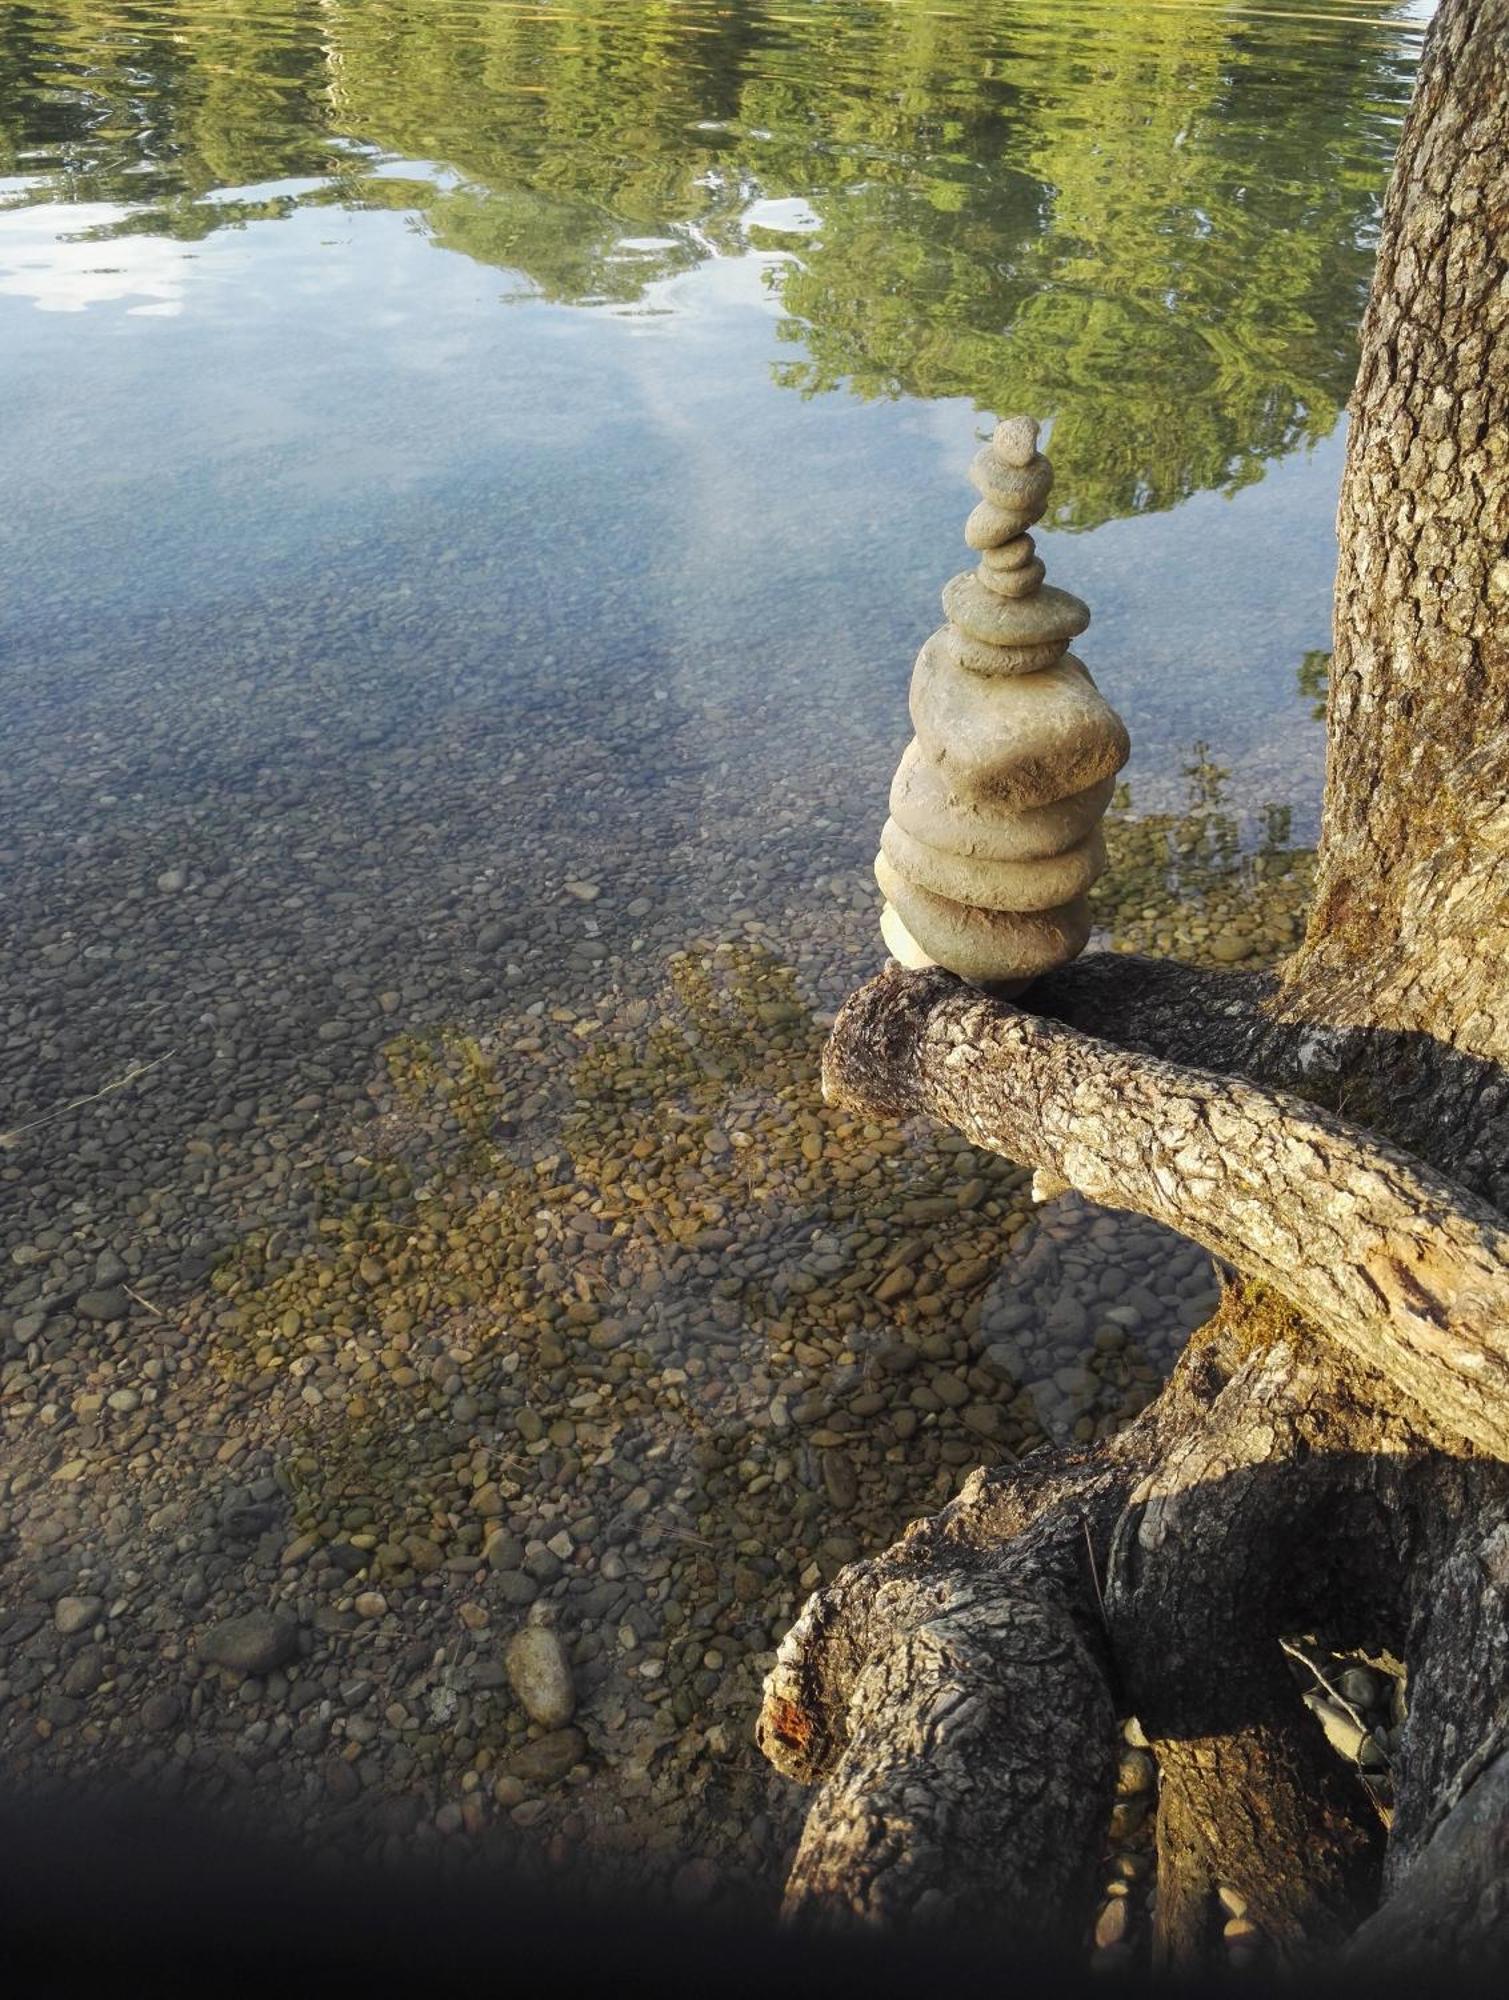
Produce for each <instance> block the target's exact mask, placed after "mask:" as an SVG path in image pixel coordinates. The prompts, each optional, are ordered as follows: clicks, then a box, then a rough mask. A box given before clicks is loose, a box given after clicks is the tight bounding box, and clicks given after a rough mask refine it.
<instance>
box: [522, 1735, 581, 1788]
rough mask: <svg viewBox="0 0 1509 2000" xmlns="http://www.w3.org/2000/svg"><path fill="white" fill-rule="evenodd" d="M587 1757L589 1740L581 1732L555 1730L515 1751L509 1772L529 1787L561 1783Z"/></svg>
mask: <svg viewBox="0 0 1509 2000" xmlns="http://www.w3.org/2000/svg"><path fill="white" fill-rule="evenodd" d="M586 1754H587V1739H586V1737H585V1736H583V1734H582V1732H581V1731H580V1730H579V1729H553V1730H551V1731H550V1732H549V1734H548V1735H545V1736H537V1737H535V1738H534V1739H533V1740H532V1741H531V1742H528V1743H525V1744H523V1745H522V1746H521V1747H520V1748H519V1749H517V1750H515V1751H514V1752H513V1753H512V1754H511V1756H510V1757H509V1760H508V1768H509V1771H510V1772H511V1773H512V1775H513V1776H514V1777H515V1778H518V1779H519V1780H521V1781H522V1782H523V1783H524V1784H528V1785H554V1784H558V1783H559V1782H560V1780H561V1779H562V1778H564V1777H565V1776H566V1773H567V1772H568V1771H570V1770H571V1769H572V1768H573V1767H574V1766H575V1765H577V1764H580V1763H581V1762H582V1760H583V1759H584V1758H585V1756H586Z"/></svg>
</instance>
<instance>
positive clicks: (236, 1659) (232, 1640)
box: [199, 1611, 299, 1674]
mask: <svg viewBox="0 0 1509 2000" xmlns="http://www.w3.org/2000/svg"><path fill="white" fill-rule="evenodd" d="M298 1643H299V1624H298V1620H297V1619H296V1618H295V1617H294V1616H293V1615H292V1614H291V1613H290V1612H287V1611H248V1612H246V1613H244V1614H243V1615H242V1616H241V1617H239V1618H225V1619H222V1620H221V1621H220V1623H219V1624H217V1625H212V1626H211V1627H210V1628H209V1630H208V1631H207V1632H205V1633H204V1635H203V1636H202V1637H201V1639H200V1641H199V1657H200V1659H202V1660H208V1661H210V1662H211V1663H212V1664H213V1665H215V1666H218V1667H227V1668H229V1669H230V1670H231V1671H232V1672H235V1673H243V1674H266V1673H271V1671H272V1670H273V1668H274V1667H281V1666H282V1665H284V1663H285V1662H286V1661H288V1660H291V1659H292V1658H293V1656H294V1654H295V1653H296V1652H297V1650H298Z"/></svg>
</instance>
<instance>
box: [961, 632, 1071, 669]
mask: <svg viewBox="0 0 1509 2000" xmlns="http://www.w3.org/2000/svg"><path fill="white" fill-rule="evenodd" d="M934 637H935V638H937V639H938V640H939V641H940V642H941V643H942V645H943V647H944V650H945V651H946V652H947V654H948V656H949V658H950V659H951V660H952V661H953V663H954V665H955V666H956V667H964V668H966V669H967V670H968V672H970V673H972V674H987V675H996V674H1040V673H1041V672H1042V670H1043V668H1044V667H1051V666H1052V665H1053V664H1054V662H1055V661H1056V660H1061V659H1062V658H1063V657H1064V642H1063V640H1062V639H1050V640H1049V641H1048V642H1047V643H1046V644H1045V645H1041V646H991V645H987V644H986V642H985V641H984V640H983V639H969V638H966V637H965V635H964V634H963V633H962V632H961V631H960V630H959V628H958V626H957V625H945V626H943V628H942V629H941V631H940V632H937V633H935V634H934Z"/></svg>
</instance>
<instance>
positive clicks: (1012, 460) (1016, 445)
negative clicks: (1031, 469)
mask: <svg viewBox="0 0 1509 2000" xmlns="http://www.w3.org/2000/svg"><path fill="white" fill-rule="evenodd" d="M1037 436H1038V427H1037V424H1036V422H1035V421H1034V420H1033V419H1032V418H1031V417H1002V419H1001V421H1000V422H999V423H998V424H997V425H996V427H995V430H994V431H993V432H992V434H991V439H990V445H991V449H992V450H993V451H994V453H995V455H996V457H997V458H999V459H1000V460H1001V461H1002V463H1003V464H1006V465H1031V463H1032V461H1033V459H1035V458H1036V457H1037ZM1046 462H1047V461H1046V460H1045V461H1044V463H1045V464H1046Z"/></svg>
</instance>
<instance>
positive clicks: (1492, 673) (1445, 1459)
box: [760, 0, 1509, 1963]
mask: <svg viewBox="0 0 1509 2000" xmlns="http://www.w3.org/2000/svg"><path fill="white" fill-rule="evenodd" d="M1506 257H1509V0H1444V4H1443V5H1442V7H1441V9H1440V11H1439V13H1438V14H1437V16H1436V18H1435V21H1434V23H1433V24H1432V27H1431V29H1430V33H1429V37H1428V40H1427V44H1426V49H1425V54H1424V59H1423V63H1422V67H1421V72H1420V77H1419V81H1418V84H1417V87H1416V92H1415V98H1414V103H1413V105H1412V108H1411V111H1410V115H1409V118H1408V121H1407V123H1406V126H1405V130H1404V133H1403V136H1402V141H1401V145H1400V151H1399V157H1398V161H1397V163H1396V167H1395V171H1394V176H1393V181H1392V184H1391V187H1390V190H1389V194H1388V198H1387V202H1386V205H1385V211H1384V217H1383V226H1382V232H1381V239H1380V244H1379V252H1378V267H1377V274H1376V277H1375V281H1374V287H1373V294H1372V298H1371V302H1370V305H1369V308H1368V313H1367V317H1366V320H1365V323H1364V327H1363V333H1362V362H1361V367H1360V371H1359V375H1358V381H1357V390H1356V395H1355V398H1354V402H1353V407H1352V420H1351V433H1350V439H1349V446H1348V455H1347V465H1346V473H1345V478H1344V483H1343V490H1342V495H1341V503H1340V513H1339V525H1340V534H1341V561H1340V568H1339V574H1338V581H1337V593H1336V619H1335V653H1334V659H1333V667H1332V679H1331V692H1330V702H1329V713H1328V730H1329V753H1328V766H1327V787H1326V799H1325V809H1324V817H1323V829H1322V842H1321V848H1320V855H1319V867H1318V887H1317V895H1316V901H1315V906H1314V914H1313V917H1312V921H1311V924H1310V927H1309V931H1308V935H1307V937H1306V940H1305V943H1304V945H1303V946H1302V948H1301V949H1300V951H1299V952H1298V953H1297V954H1296V955H1295V956H1294V958H1293V959H1291V960H1290V961H1289V962H1288V964H1287V965H1286V966H1285V967H1284V968H1283V969H1282V971H1281V972H1280V973H1279V974H1278V975H1258V974H1243V973H1224V974H1221V973H1207V972H1197V971H1194V970H1192V969H1189V968H1185V967H1180V966H1175V965H1168V964H1160V963H1156V962H1153V961H1149V960H1136V959H1125V958H1115V957H1109V956H1106V957H1094V956H1092V957H1090V958H1087V959H1084V960H1081V961H1080V962H1079V963H1078V964H1077V965H1074V966H1071V967H1069V968H1067V969H1066V970H1065V971H1064V972H1062V973H1059V974H1055V975H1054V976H1053V977H1052V978H1051V979H1047V980H1044V981H1042V982H1040V983H1039V984H1038V986H1036V987H1035V988H1034V989H1032V991H1031V992H1030V993H1029V994H1028V995H1027V996H1024V999H1023V1001H1022V1002H1021V1003H1020V1005H1019V1006H1007V1005H1005V1004H1004V1003H1000V1002H996V1001H992V1000H989V999H986V998H984V997H982V996H981V995H980V994H978V993H976V992H973V991H972V990H971V989H969V988H967V987H964V986H962V985H961V984H960V983H959V982H958V981H957V980H955V979H953V978H952V977H951V976H950V975H948V974H941V973H904V972H901V971H899V970H897V969H895V968H892V969H890V970H888V971H887V972H886V973H884V974H883V975H882V976H881V977H880V978H879V979H878V980H876V981H874V982H872V983H871V985H870V986H868V987H866V988H865V989H863V990H862V991H861V992H860V993H859V994H857V995H855V996H854V998H853V999H852V1000H851V1001H850V1002H849V1003H848V1005H847V1006H846V1007H845V1008H844V1010H843V1011H842V1013H841V1014H840V1016H839V1019H838V1021H837V1023H836V1025H835V1027H834V1031H833V1035H832V1038H831V1041H830V1043H829V1047H828V1051H827V1055H826V1057H825V1063H824V1087H825V1091H826V1093H827V1095H828V1096H829V1098H830V1099H832V1100H834V1101H838V1102H842V1103H845V1104H848V1105H850V1106H853V1107H855V1108H858V1109H861V1110H863V1111H864V1112H866V1113H867V1114H869V1115H871V1116H892V1117H895V1116H906V1115H911V1114H915V1113H926V1114H928V1115H930V1116H932V1117H934V1118H938V1119H942V1120H944V1121H946V1122H947V1123H949V1124H951V1125H954V1126H956V1127H957V1128H958V1129H960V1130H961V1131H963V1132H965V1133H966V1134H967V1135H968V1136H969V1138H970V1139H971V1140H972V1142H973V1143H975V1144H977V1145H981V1146H987V1147H991V1148H993V1149H995V1150H997V1151H1000V1152H1003V1153H1005V1154H1007V1155H1008V1156H1010V1157H1011V1158H1013V1159H1016V1160H1020V1161H1023V1162H1026V1163H1030V1164H1031V1165H1033V1166H1035V1167H1037V1168H1038V1169H1040V1171H1041V1173H1042V1175H1043V1177H1044V1179H1045V1181H1046V1183H1047V1184H1048V1185H1050V1186H1072V1187H1074V1188H1077V1189H1079V1190H1080V1191H1081V1192H1082V1193H1084V1194H1086V1195H1088V1196H1090V1197H1092V1198H1093V1199H1095V1200H1097V1201H1101V1202H1104V1203H1107V1204H1109V1205H1110V1206H1113V1207H1124V1208H1131V1209H1136V1210H1138V1211H1140V1212H1142V1213H1144V1214H1147V1215H1150V1216H1155V1217H1157V1218H1158V1219H1160V1220H1162V1221H1165V1222H1169V1223H1171V1224H1173V1225H1175V1226H1176V1227H1178V1228H1180V1229H1182V1230H1184V1231H1185V1232H1186V1233H1187V1234H1189V1235H1191V1236H1194V1237H1196V1238H1197V1239H1199V1240H1200V1241H1202V1242H1204V1243H1205V1244H1207V1245H1208V1246H1209V1247H1210V1248H1211V1249H1213V1250H1214V1251H1216V1252H1217V1253H1218V1254H1219V1255H1220V1256H1221V1257H1222V1258H1223V1259H1225V1260H1226V1261H1227V1263H1228V1264H1230V1265H1231V1266H1233V1267H1235V1269H1236V1271H1237V1272H1238V1273H1239V1274H1240V1275H1239V1276H1238V1277H1237V1278H1236V1279H1235V1280H1234V1281H1233V1282H1232V1283H1231V1284H1230V1285H1229V1286H1228V1289H1227V1292H1226V1295H1225V1297H1224V1299H1223V1302H1222V1305H1221V1308H1220V1310H1219V1311H1218V1313H1217V1315H1216V1317H1215V1319H1214V1320H1213V1321H1212V1322H1211V1323H1210V1324H1209V1325H1208V1326H1206V1327H1205V1328H1203V1329H1202V1330H1201V1332H1200V1333H1199V1334H1197V1335H1196V1336H1195V1337H1194V1339H1193V1340H1192V1341H1191V1342H1190V1344H1189V1347H1188V1348H1187V1350H1186V1352H1185V1354H1184V1355H1183V1357H1182V1359H1181V1361H1180V1363H1179V1365H1178V1367H1177V1368H1176V1370H1175V1372H1174V1375H1173V1377H1172V1379H1171V1380H1170V1382H1169V1384H1168V1385H1167V1387H1166V1389H1165V1391H1164V1393H1163V1395H1162V1396H1161V1397H1160V1398H1159V1400H1158V1401H1157V1402H1156V1403H1155V1404H1154V1405H1153V1406H1152V1407H1151V1408H1150V1409H1148V1410H1147V1411H1145V1412H1144V1413H1143V1415H1142V1416H1141V1417H1140V1418H1139V1419H1138V1420H1137V1422H1136V1423H1135V1424H1133V1425H1132V1426H1131V1427H1130V1428H1129V1429H1127V1430H1125V1431H1123V1432H1122V1433H1121V1434H1120V1435H1119V1436H1117V1437H1116V1438H1114V1439H1113V1440H1110V1441H1108V1442H1106V1443H1104V1444H1102V1445H1099V1446H1095V1447H1087V1448H1084V1449H1082V1450H1075V1451H1070V1452H1062V1453H1057V1454H1053V1453H1047V1452H1043V1453H1039V1454H1036V1455H1034V1457H1033V1458H1032V1459H1031V1460H1030V1461H1028V1462H1027V1463H1025V1464H1023V1465H1021V1466H1019V1467H1015V1468H1007V1469H1004V1470H997V1471H992V1472H981V1473H977V1474H975V1475H974V1476H973V1477H972V1478H971V1480H970V1482H969V1483H968V1485H967V1486H966V1487H965V1489H964V1491H963V1492H962V1493H961V1494H960V1496H959V1498H958V1499H957V1500H956V1501H954V1502H953V1503H952V1504H951V1505H950V1506H949V1507H948V1508H946V1509H945V1510H944V1511H943V1512H942V1513H941V1514H939V1515H938V1516H937V1517H936V1518H934V1519H932V1520H930V1521H927V1522H923V1523H919V1524H917V1525H916V1526H914V1527H913V1529H911V1530H910V1531H909V1532H908V1534H907V1535H906V1536H905V1537H904V1538H903V1540H902V1541H901V1542H899V1543H898V1544H897V1545H896V1546H895V1547H894V1548H892V1549H890V1550H888V1551H886V1552H885V1553H884V1554H883V1555H881V1556H878V1557H876V1558H874V1559H873V1560H870V1561H867V1562H862V1563H859V1564H856V1565H854V1566H853V1567H851V1568H850V1569H848V1570H846V1571H844V1572H843V1573H842V1574H841V1575H840V1576H839V1577H838V1578H837V1579H836V1580H835V1581H834V1583H832V1584H831V1585H830V1586H828V1587H827V1588H826V1589H825V1590H823V1591H821V1592H819V1593H818V1594H817V1595H816V1596H815V1597H814V1598H813V1599H812V1600H811V1601H810V1602H809V1604H808V1605H807V1607H806V1609H805V1611H804V1612H803V1614H802V1617H801V1619H800V1621H799V1623H798V1624H797V1625H796V1627H795V1628H794V1629H793V1631H792V1632H791V1633H790V1634H789V1635H788V1637H787V1639H786V1641H785V1642H784V1644H783V1645H782V1647H781V1649H780V1653H779V1657H778V1662H777V1665H776V1667H775V1668H774V1670H773V1671H772V1673H771V1675H770V1678H769V1681H768V1683H767V1688H766V1700H765V1705H764V1709H763V1712H762V1716H761V1721H760V1738H761V1742H762V1744H763V1746H764V1748H765V1750H766V1752H767V1754H768V1755H769V1756H770V1757H771V1758H772V1759H773V1761H774V1762H775V1763H776V1764H777V1765H778V1766H779V1767H780V1768H781V1769H783V1770H785V1771H787V1772H788V1773H790V1774H791V1775H792V1776H793V1777H796V1778H799V1779H802V1780H803V1781H805V1782H808V1783H811V1784H813V1785H815V1787H816V1791H815V1794H814V1797H813V1801H812V1804H811V1807H810V1810H809V1814H808V1819H807V1825H806V1832H805V1834H804V1837H803V1840H802V1843H801V1847H800V1849H799V1852H798V1855H797V1858H796V1862H795V1866H794V1869H793V1872H792V1876H791V1880H790V1884H789V1888H788V1897H787V1904H788V1910H789V1911H790V1912H791V1914H792V1915H793V1916H795V1917H798V1918H803V1919H807V1920H814V1921H826V1922H845V1921H847V1922H853V1921H866V1920H882V1921H888V1922H915V1921H921V1920H927V1919H936V1918H939V1917H943V1916H949V1917H951V1918H957V1917H959V1916H961V1915H962V1916H967V1917H968V1918H970V1919H971V1920H973V1921H975V1922H991V1923H996V1924H999V1925H1002V1926H1004V1927H1006V1928H1007V1929H1011V1930H1014V1931H1016V1932H1018V1933H1023V1932H1025V1933H1030V1934H1032V1935H1034V1936H1042V1935H1043V1934H1044V1933H1045V1932H1046V1933H1047V1934H1049V1935H1051V1936H1057V1937H1059V1938H1061V1939H1064V1940H1070V1941H1072V1940H1082V1939H1083V1937H1084V1935H1085V1931H1086V1927H1087V1923H1088V1917H1089V1901H1088V1899H1089V1897H1090V1895H1091V1893H1092V1890H1093V1886H1094V1871H1095V1867H1096V1863H1097V1859H1098V1853H1099V1845H1100V1842H1101V1839H1102V1837H1103V1831H1104V1827H1105V1823H1106V1818H1107V1815H1108V1812H1109V1807H1110V1801H1111V1785H1112V1778H1113V1773H1114V1768H1115V1750H1116V1721H1117V1718H1118V1716H1121V1715H1126V1714H1136V1715H1137V1716H1138V1717H1139V1719H1140V1720H1141V1722H1142V1724H1143V1727H1144V1728H1145V1729H1146V1731H1147V1732H1148V1735H1149V1737H1150V1739H1151V1740H1152V1743H1153V1746H1154V1749H1155V1751H1156V1754H1157V1758H1158V1763H1159V1769H1160V1791H1159V1805H1158V1868H1159V1875H1158V1919H1157V1923H1158V1937H1157V1946H1158V1950H1159V1952H1160V1955H1161V1957H1162V1958H1163V1960H1164V1961H1165V1962H1169V1961H1173V1962H1184V1963H1189V1962H1193V1961H1197V1960H1198V1959H1199V1958H1200V1956H1201V1955H1202V1954H1203V1953H1204V1952H1205V1951H1206V1950H1207V1949H1208V1948H1209V1947H1210V1945H1211V1944H1212V1941H1213V1936H1214V1929H1215V1923H1216V1917H1217V1911H1216V1904H1215V1898H1214V1894H1213V1891H1214V1888H1215V1885H1216V1884H1217V1883H1218V1882H1225V1883H1231V1884H1234V1885H1235V1886H1237V1887H1238V1888H1239V1889H1241V1891H1242V1892H1243V1893H1244V1894H1245V1895H1246V1897H1247V1899H1248V1905H1249V1910H1250V1913H1251V1915H1252V1916H1253V1918H1254V1919H1255V1920H1256V1922H1257V1923H1258V1925H1259V1927H1260V1928H1261V1930H1262V1931H1263V1933H1264V1934H1265V1935H1266V1937H1267V1938H1268V1939H1269V1941H1270V1943H1271V1944H1272V1946H1273V1947H1274V1948H1275V1950H1276V1951H1277V1952H1278V1953H1279V1955H1280V1956H1281V1957H1285V1958H1292V1957H1298V1956H1301V1955H1303V1954H1305V1953H1307V1952H1311V1951H1314V1950H1316V1949H1323V1948H1326V1947H1340V1946H1342V1945H1343V1944H1344V1943H1345V1944H1346V1948H1347V1949H1348V1950H1349V1951H1350V1952H1352V1953H1353V1954H1355V1955H1366V1954H1368V1953H1370V1952H1371V1953H1373V1954H1376V1955H1377V1957H1378V1958H1379V1960H1380V1961H1385V1960H1386V1961H1389V1962H1392V1961H1396V1960H1397V1958H1398V1956H1399V1954H1400V1953H1401V1952H1403V1951H1417V1952H1426V1953H1436V1952H1448V1953H1452V1954H1456V1955H1459V1956H1470V1955H1472V1954H1474V1953H1481V1952H1488V1951H1494V1952H1498V1951H1504V1950H1506V1949H1509V1875H1506V1869H1505V1865H1504V1864H1505V1862H1506V1860H1509V1220H1506V1211H1509V1143H1506V1142H1509V865H1506V864H1509V428H1506V418H1509V285H1506ZM1317 1630H1318V1631H1323V1632H1324V1633H1325V1634H1326V1635H1327V1636H1328V1637H1329V1638H1330V1639H1331V1640H1332V1641H1333V1642H1334V1643H1337V1644H1343V1645H1348V1646H1353V1645H1355V1646H1366V1647H1369V1648H1387V1649H1389V1650H1391V1651H1392V1652H1394V1653H1395V1654H1397V1655H1398V1656H1399V1657H1401V1658H1402V1659H1403V1660H1404V1661H1405V1662H1406V1664H1407V1666H1408V1671H1409V1691H1410V1708H1409V1719H1408V1723H1407V1726H1406V1731H1405V1737H1404V1743H1403V1747H1402V1751H1401V1757H1400V1767H1399V1768H1398V1770H1397V1771H1396V1773H1395V1782H1396V1793H1395V1796H1396V1804H1395V1811H1394V1815H1393V1820H1392V1824H1391V1826H1390V1827H1389V1829H1388V1832H1387V1838H1386V1840H1385V1838H1384V1835H1383V1830H1382V1828H1381V1826H1380V1824H1379V1822H1378V1819H1377V1816H1376V1815H1375V1814H1373V1813H1371V1812H1370V1810H1369V1809H1368V1806H1367V1803H1366V1800H1365V1798H1364V1797H1363V1794H1362V1792H1361V1789H1360V1787H1357V1786H1356V1785H1355V1784H1354V1783H1353V1782H1352V1780H1351V1779H1350V1777H1349V1774H1348V1773H1347V1772H1346V1771H1345V1769H1344V1768H1343V1767H1342V1766H1341V1764H1340V1762H1339V1760H1338V1759H1336V1757H1335V1756H1334V1755H1333V1753H1332V1752H1331V1751H1330V1750H1329V1749H1328V1747H1327V1746H1326V1745H1325V1743H1324V1741H1323V1738H1322V1736H1321V1733H1320V1730H1319V1728H1318V1726H1317V1725H1316V1724H1315V1722H1314V1721H1313V1719H1312V1718H1311V1717H1310V1716H1309V1714H1308V1713H1307V1711H1306V1710H1305V1709H1304V1707H1303V1705H1302V1704H1301V1702H1300V1700H1299V1697H1298V1694H1297V1691H1296V1688H1295V1684H1294V1682H1293V1680H1292V1678H1291V1676H1290V1674H1289V1672H1288V1670H1287V1668H1286V1667H1285V1664H1284V1661H1283V1657H1282V1654H1281V1650H1280V1645H1279V1641H1280V1639H1281V1638H1282V1637H1283V1636H1284V1635H1285V1634H1288V1633H1293V1632H1298V1631H1317ZM1348 1940H1349V1942H1347V1941H1348Z"/></svg>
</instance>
